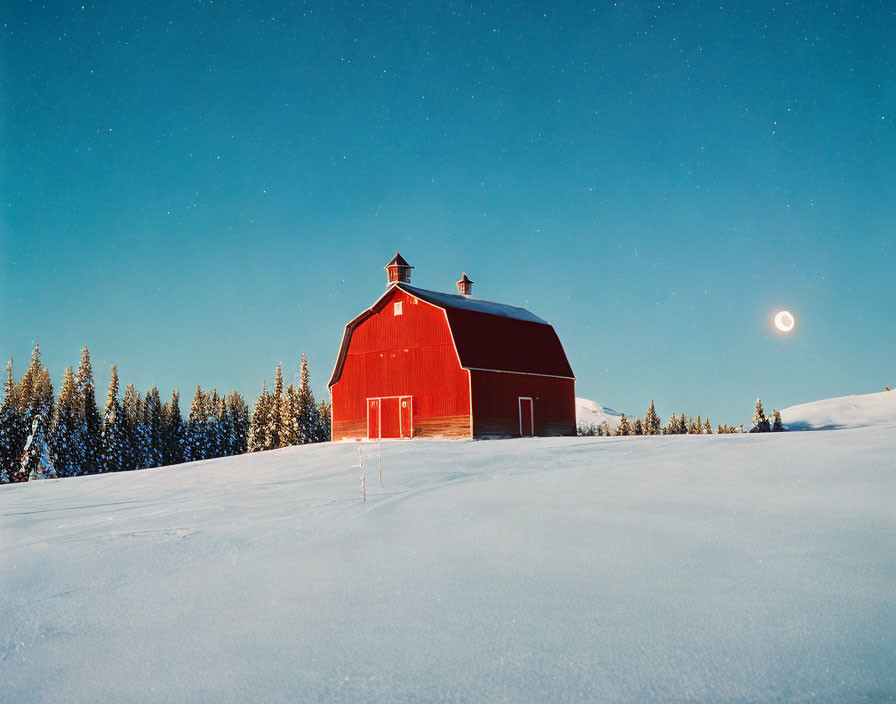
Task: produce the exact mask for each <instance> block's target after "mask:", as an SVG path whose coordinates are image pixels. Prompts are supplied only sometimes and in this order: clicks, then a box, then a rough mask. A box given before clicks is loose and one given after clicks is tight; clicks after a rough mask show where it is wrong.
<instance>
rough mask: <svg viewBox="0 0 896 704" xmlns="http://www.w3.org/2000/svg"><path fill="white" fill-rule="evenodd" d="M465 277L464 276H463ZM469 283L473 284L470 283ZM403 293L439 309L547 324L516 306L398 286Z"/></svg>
mask: <svg viewBox="0 0 896 704" xmlns="http://www.w3.org/2000/svg"><path fill="white" fill-rule="evenodd" d="M464 276H466V274H464ZM470 283H473V282H472V281H471V282H470ZM398 288H400V289H401V290H402V291H404V292H405V293H409V294H411V295H412V296H416V297H417V298H419V299H420V300H421V301H426V302H427V303H432V304H433V305H434V306H438V307H439V308H457V309H460V310H473V311H476V312H478V313H488V314H489V315H497V316H500V317H502V318H513V319H514V320H526V321H528V322H530V323H540V324H542V325H547V322H546V321H544V320H542V319H541V318H539V317H538V316H537V315H534V314H533V313H530V312H529V311H527V310H526V309H525V308H518V307H517V306H508V305H506V304H505V303H492V302H491V301H483V300H481V299H479V298H470V297H468V296H459V295H457V294H456V293H439V292H438V291H427V290H426V289H425V288H417V287H416V286H411V285H410V284H398Z"/></svg>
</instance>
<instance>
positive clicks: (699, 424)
mask: <svg viewBox="0 0 896 704" xmlns="http://www.w3.org/2000/svg"><path fill="white" fill-rule="evenodd" d="M689 432H690V431H689ZM702 433H703V421H702V420H701V419H700V414H699V413H698V414H697V421H696V422H695V423H694V434H695V435H701V434H702Z"/></svg>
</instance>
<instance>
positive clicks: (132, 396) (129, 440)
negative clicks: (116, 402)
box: [119, 384, 146, 471]
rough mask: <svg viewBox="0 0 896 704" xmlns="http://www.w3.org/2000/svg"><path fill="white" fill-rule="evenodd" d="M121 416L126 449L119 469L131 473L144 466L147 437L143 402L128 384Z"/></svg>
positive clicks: (131, 385) (135, 390)
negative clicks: (144, 425) (144, 426)
mask: <svg viewBox="0 0 896 704" xmlns="http://www.w3.org/2000/svg"><path fill="white" fill-rule="evenodd" d="M121 414H122V417H123V425H124V437H125V442H124V448H123V451H122V453H121V466H120V467H119V469H121V470H123V471H130V470H133V469H137V468H138V467H141V466H143V460H144V457H145V456H146V435H145V432H144V429H143V402H142V401H141V400H140V395H139V394H138V393H137V389H136V388H134V385H133V384H128V385H127V386H126V387H125V390H124V400H123V401H122V404H121Z"/></svg>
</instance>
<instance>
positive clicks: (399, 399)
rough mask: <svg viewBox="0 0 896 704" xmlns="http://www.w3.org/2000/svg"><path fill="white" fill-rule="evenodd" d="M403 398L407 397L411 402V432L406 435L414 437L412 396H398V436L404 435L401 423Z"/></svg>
mask: <svg viewBox="0 0 896 704" xmlns="http://www.w3.org/2000/svg"><path fill="white" fill-rule="evenodd" d="M403 399H408V400H409V401H410V402H411V434H410V435H408V436H407V437H409V438H412V437H414V397H413V396H399V397H398V437H400V438H403V437H405V434H404V432H403V431H404V428H403V427H402V425H401V415H402V414H401V402H402V400H403Z"/></svg>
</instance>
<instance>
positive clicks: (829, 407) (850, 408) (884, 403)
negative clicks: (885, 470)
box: [781, 391, 896, 430]
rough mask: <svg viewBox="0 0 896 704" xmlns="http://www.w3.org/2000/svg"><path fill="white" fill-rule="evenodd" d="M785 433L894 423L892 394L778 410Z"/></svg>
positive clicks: (895, 401) (895, 410) (895, 404)
mask: <svg viewBox="0 0 896 704" xmlns="http://www.w3.org/2000/svg"><path fill="white" fill-rule="evenodd" d="M781 422H782V423H784V425H785V426H786V427H787V429H788V430H833V429H837V428H861V427H865V426H871V425H881V424H885V423H896V391H881V392H879V393H875V394H860V395H856V396H840V397H838V398H827V399H824V400H822V401H813V402H812V403H801V404H800V405H798V406H791V407H790V408H785V409H784V410H783V411H781Z"/></svg>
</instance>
